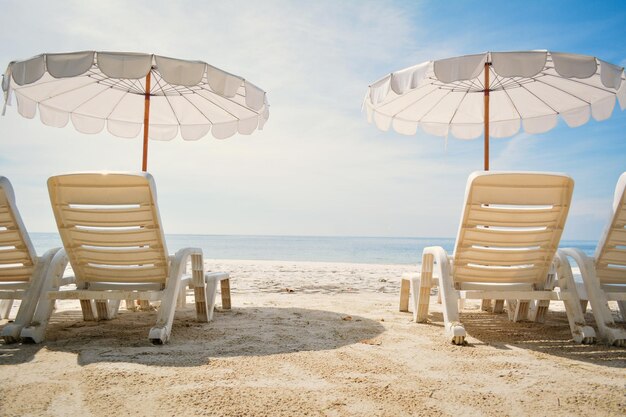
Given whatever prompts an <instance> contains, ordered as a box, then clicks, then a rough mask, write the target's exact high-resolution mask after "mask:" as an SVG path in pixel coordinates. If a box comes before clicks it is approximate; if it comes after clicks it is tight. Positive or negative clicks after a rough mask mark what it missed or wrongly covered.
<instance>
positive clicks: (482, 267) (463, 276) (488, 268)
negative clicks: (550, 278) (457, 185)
mask: <svg viewBox="0 0 626 417" xmlns="http://www.w3.org/2000/svg"><path fill="white" fill-rule="evenodd" d="M573 189H574V181H573V180H572V179H571V178H570V177H568V176H566V175H563V174H552V173H531V172H475V173H473V174H472V175H470V177H469V179H468V182H467V188H466V191H465V203H464V208H463V215H462V217H461V225H460V227H459V232H458V235H457V239H456V247H455V250H454V263H453V268H454V281H455V285H457V286H458V285H461V283H469V282H472V283H517V284H532V285H533V286H534V287H536V288H537V289H542V288H543V287H542V286H543V285H544V284H545V282H546V277H547V274H548V272H549V268H550V265H551V263H552V260H553V258H554V256H555V253H556V250H557V247H558V244H559V240H560V239H561V233H562V232H563V227H564V225H565V219H566V218H567V213H568V210H569V206H570V202H571V198H572V192H573Z"/></svg>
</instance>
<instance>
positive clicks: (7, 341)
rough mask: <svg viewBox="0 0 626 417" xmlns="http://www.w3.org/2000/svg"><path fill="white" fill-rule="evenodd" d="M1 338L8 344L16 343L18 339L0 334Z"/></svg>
mask: <svg viewBox="0 0 626 417" xmlns="http://www.w3.org/2000/svg"><path fill="white" fill-rule="evenodd" d="M2 339H3V340H4V343H6V344H7V345H10V344H12V343H17V342H19V340H20V339H17V338H15V337H12V336H2Z"/></svg>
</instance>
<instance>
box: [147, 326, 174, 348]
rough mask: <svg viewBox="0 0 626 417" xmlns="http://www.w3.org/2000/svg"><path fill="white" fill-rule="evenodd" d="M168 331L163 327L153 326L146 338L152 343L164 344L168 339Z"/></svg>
mask: <svg viewBox="0 0 626 417" xmlns="http://www.w3.org/2000/svg"><path fill="white" fill-rule="evenodd" d="M168 333H169V332H168V331H167V329H166V328H165V327H161V326H154V327H153V328H152V329H150V334H149V335H148V339H150V342H151V343H152V344H153V345H164V344H165V343H167V342H168V340H169V334H168Z"/></svg>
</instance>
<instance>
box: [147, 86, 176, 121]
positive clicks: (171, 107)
mask: <svg viewBox="0 0 626 417" xmlns="http://www.w3.org/2000/svg"><path fill="white" fill-rule="evenodd" d="M155 78H156V77H155ZM162 80H163V79H162V78H159V79H158V80H157V82H156V83H155V84H154V85H153V86H152V87H151V88H150V93H151V94H152V91H153V90H155V91H156V90H157V89H159V88H160V89H161V91H163V86H162V85H161V81H162ZM163 97H165V101H167V104H168V105H169V106H170V110H172V114H173V115H174V117H175V118H176V124H177V125H178V126H180V119H179V118H178V115H177V114H176V112H175V111H174V107H173V106H172V103H171V102H170V99H169V96H168V95H167V94H165V92H164V93H163Z"/></svg>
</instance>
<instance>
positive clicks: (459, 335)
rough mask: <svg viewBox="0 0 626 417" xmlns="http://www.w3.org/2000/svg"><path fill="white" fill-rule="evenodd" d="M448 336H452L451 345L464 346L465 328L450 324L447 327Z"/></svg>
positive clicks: (457, 324)
mask: <svg viewBox="0 0 626 417" xmlns="http://www.w3.org/2000/svg"><path fill="white" fill-rule="evenodd" d="M448 326H449V327H448V334H449V335H450V336H452V343H454V344H455V345H463V344H465V336H466V333H465V328H464V327H463V325H462V324H460V323H458V322H457V323H450V324H449V325H448Z"/></svg>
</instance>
